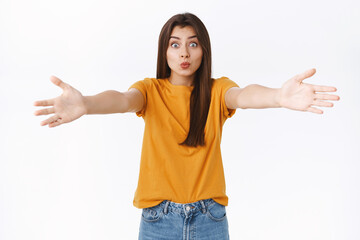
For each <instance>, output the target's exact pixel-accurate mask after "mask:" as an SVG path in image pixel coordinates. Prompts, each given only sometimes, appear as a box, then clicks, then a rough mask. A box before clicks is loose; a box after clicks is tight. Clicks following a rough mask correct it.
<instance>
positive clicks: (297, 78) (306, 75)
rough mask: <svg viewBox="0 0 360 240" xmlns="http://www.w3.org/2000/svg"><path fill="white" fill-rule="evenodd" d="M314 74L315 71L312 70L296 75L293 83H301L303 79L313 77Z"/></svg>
mask: <svg viewBox="0 0 360 240" xmlns="http://www.w3.org/2000/svg"><path fill="white" fill-rule="evenodd" d="M315 73H316V69H315V68H312V69H309V70H307V71H305V72H303V73H300V74H298V75H296V76H295V81H297V82H299V83H301V82H302V81H303V80H304V79H306V78H309V77H311V76H312V75H314V74H315Z"/></svg>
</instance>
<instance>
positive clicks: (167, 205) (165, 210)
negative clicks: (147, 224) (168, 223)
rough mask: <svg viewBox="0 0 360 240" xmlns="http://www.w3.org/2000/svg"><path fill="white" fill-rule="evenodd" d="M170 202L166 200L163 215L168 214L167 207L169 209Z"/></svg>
mask: <svg viewBox="0 0 360 240" xmlns="http://www.w3.org/2000/svg"><path fill="white" fill-rule="evenodd" d="M169 204H170V201H169V200H167V201H166V203H165V207H164V213H165V214H167V213H168V207H169Z"/></svg>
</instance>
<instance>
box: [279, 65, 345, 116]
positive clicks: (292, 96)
mask: <svg viewBox="0 0 360 240" xmlns="http://www.w3.org/2000/svg"><path fill="white" fill-rule="evenodd" d="M315 72H316V70H315V68H313V69H310V70H307V71H305V72H304V73H301V74H298V75H296V76H294V77H293V78H291V79H289V80H288V81H286V82H285V83H284V84H283V85H282V87H281V89H280V90H279V96H278V97H279V98H278V101H279V103H280V106H281V107H285V108H289V109H293V110H298V111H308V112H313V113H318V114H322V113H323V111H322V110H320V109H318V108H316V107H314V106H317V107H332V106H333V105H334V104H333V103H331V102H328V101H324V100H332V101H337V100H339V99H340V97H339V96H337V95H334V94H325V93H323V92H336V88H335V87H329V86H318V85H312V84H308V83H303V82H302V81H303V80H304V79H306V78H309V77H311V76H312V75H314V74H315ZM317 92H320V93H317Z"/></svg>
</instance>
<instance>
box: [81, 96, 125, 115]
mask: <svg viewBox="0 0 360 240" xmlns="http://www.w3.org/2000/svg"><path fill="white" fill-rule="evenodd" d="M84 102H85V105H86V109H87V112H86V114H107V113H124V112H127V109H128V104H127V99H126V98H125V96H124V94H123V93H121V92H118V91H115V90H108V91H105V92H102V93H99V94H97V95H94V96H85V97H84Z"/></svg>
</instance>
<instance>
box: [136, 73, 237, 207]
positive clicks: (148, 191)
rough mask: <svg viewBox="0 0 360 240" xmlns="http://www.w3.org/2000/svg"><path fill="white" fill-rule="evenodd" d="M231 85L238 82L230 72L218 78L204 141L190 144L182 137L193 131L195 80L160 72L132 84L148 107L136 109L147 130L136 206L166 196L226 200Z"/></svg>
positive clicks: (188, 200)
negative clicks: (225, 135) (175, 79)
mask: <svg viewBox="0 0 360 240" xmlns="http://www.w3.org/2000/svg"><path fill="white" fill-rule="evenodd" d="M231 87H238V85H237V84H236V83H235V82H233V81H232V80H230V79H228V78H226V77H221V78H218V79H215V80H214V83H213V87H212V90H211V103H210V108H209V113H208V118H207V121H206V125H205V146H198V147H188V146H182V145H179V143H181V142H183V141H184V140H185V139H186V137H187V134H188V131H189V126H190V95H191V91H192V89H193V86H182V85H173V84H171V83H170V82H169V80H168V79H156V78H145V79H144V80H141V81H138V82H136V83H134V84H133V85H131V87H130V88H136V89H138V90H139V91H140V92H141V93H142V94H143V96H144V98H145V105H144V106H145V107H144V108H143V109H142V110H141V111H139V112H137V113H136V114H137V116H139V117H143V119H144V121H145V130H144V138H143V145H142V152H141V161H140V172H139V181H138V186H137V189H136V192H135V196H134V201H133V204H134V206H135V207H137V208H148V207H152V206H155V205H157V204H159V203H161V202H162V201H163V200H170V201H172V202H176V203H192V202H196V201H199V200H202V199H208V198H212V199H213V200H214V201H216V202H218V203H220V204H222V205H225V206H227V205H228V197H227V196H226V193H225V177H224V169H223V164H222V159H221V151H220V142H221V133H222V126H223V124H224V123H225V120H226V119H227V118H229V117H231V116H232V115H233V114H234V113H235V109H228V108H227V107H226V104H225V93H226V91H227V90H228V89H229V88H231ZM130 88H129V89H130Z"/></svg>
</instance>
